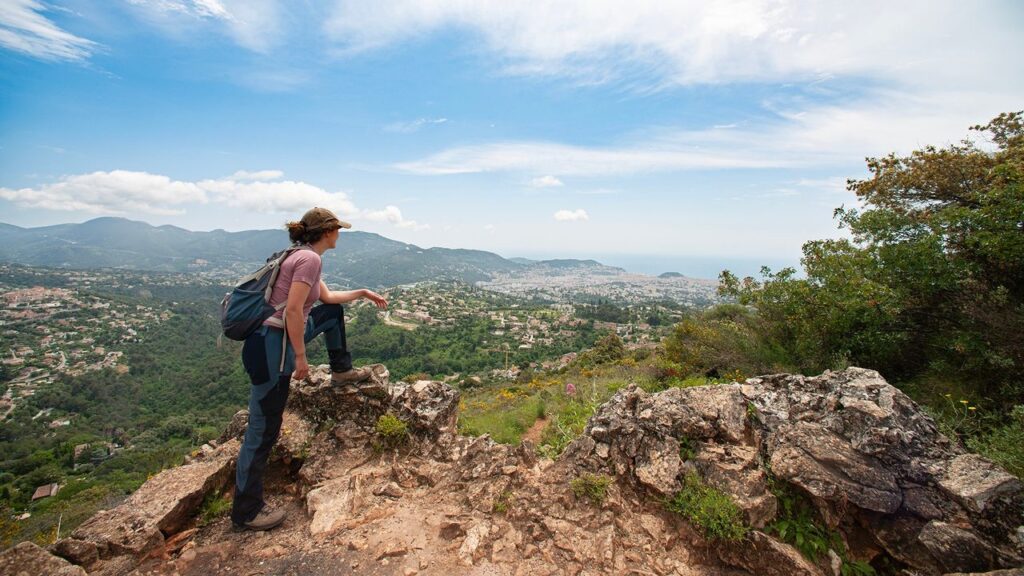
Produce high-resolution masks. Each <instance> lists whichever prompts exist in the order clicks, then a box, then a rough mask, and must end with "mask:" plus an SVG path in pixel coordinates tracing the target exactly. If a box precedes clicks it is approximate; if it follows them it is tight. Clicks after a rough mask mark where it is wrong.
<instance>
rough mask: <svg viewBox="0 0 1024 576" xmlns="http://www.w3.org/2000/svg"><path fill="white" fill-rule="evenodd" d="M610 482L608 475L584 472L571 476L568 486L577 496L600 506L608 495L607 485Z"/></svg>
mask: <svg viewBox="0 0 1024 576" xmlns="http://www.w3.org/2000/svg"><path fill="white" fill-rule="evenodd" d="M611 483H612V479H611V477H610V476H605V475H603V474H590V473H586V474H583V475H582V476H578V477H576V478H573V479H572V481H570V482H569V487H570V488H572V493H573V494H575V495H576V497H577V498H586V499H587V500H590V502H591V503H593V504H595V505H598V506H600V505H601V503H603V502H604V499H605V497H606V496H607V495H608V486H610V485H611Z"/></svg>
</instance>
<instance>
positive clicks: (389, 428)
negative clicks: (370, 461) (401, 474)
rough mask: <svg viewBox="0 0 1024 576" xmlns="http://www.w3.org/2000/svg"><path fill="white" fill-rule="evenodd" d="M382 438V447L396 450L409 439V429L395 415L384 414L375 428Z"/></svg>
mask: <svg viewBox="0 0 1024 576" xmlns="http://www.w3.org/2000/svg"><path fill="white" fill-rule="evenodd" d="M374 429H375V430H376V431H377V435H378V436H380V442H381V447H382V448H384V449H394V448H397V447H398V446H400V445H402V444H404V443H405V442H406V440H408V438H409V427H408V426H407V425H406V423H405V422H402V421H401V420H400V419H399V418H398V417H397V416H395V415H394V414H384V415H382V416H381V417H380V418H378V419H377V424H376V426H374Z"/></svg>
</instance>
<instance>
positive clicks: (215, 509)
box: [196, 491, 231, 526]
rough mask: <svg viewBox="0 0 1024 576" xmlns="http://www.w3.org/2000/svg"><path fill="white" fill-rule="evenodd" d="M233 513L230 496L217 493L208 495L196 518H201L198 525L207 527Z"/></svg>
mask: <svg viewBox="0 0 1024 576" xmlns="http://www.w3.org/2000/svg"><path fill="white" fill-rule="evenodd" d="M229 512H231V498H230V496H229V495H228V494H226V493H225V494H220V493H218V492H216V491H214V492H210V493H209V494H207V495H206V498H205V499H204V500H203V503H202V504H201V505H200V506H199V512H198V513H197V514H196V516H197V517H198V518H199V520H198V522H197V525H199V526H207V525H209V524H212V523H214V522H216V521H217V519H218V518H223V517H224V516H227V515H228V513H229Z"/></svg>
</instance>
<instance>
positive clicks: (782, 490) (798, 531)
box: [765, 480, 875, 576]
mask: <svg viewBox="0 0 1024 576" xmlns="http://www.w3.org/2000/svg"><path fill="white" fill-rule="evenodd" d="M769 486H770V487H771V491H772V493H773V494H775V497H776V499H777V500H778V502H779V511H778V515H777V517H776V519H775V521H773V522H772V523H771V524H769V525H768V526H767V528H766V529H765V530H766V531H767V532H769V533H773V534H775V535H776V536H778V537H779V540H782V541H783V542H786V543H787V544H790V545H792V546H793V547H795V548H796V549H797V550H799V551H800V554H802V555H803V556H804V558H807V559H808V560H810V561H812V562H817V561H818V560H819V559H821V558H823V557H824V556H825V555H826V554H828V551H829V549H831V550H834V551H835V552H836V554H838V555H839V557H840V558H841V559H842V561H843V564H842V568H841V574H842V576H873V575H874V574H875V569H874V568H873V567H872V566H871V565H870V564H868V563H867V562H864V561H861V560H850V559H849V556H848V554H849V551H848V550H847V549H846V544H845V543H844V542H843V539H842V537H841V536H840V535H839V533H838V532H836V531H835V530H829V529H828V528H825V527H824V526H822V525H821V524H820V523H819V522H818V521H817V518H816V513H815V511H814V507H813V506H812V505H811V504H810V502H809V501H808V500H807V499H806V498H804V497H801V496H799V495H798V494H797V493H795V492H794V491H793V490H791V489H789V488H787V487H784V486H782V485H780V483H778V482H777V481H775V480H770V481H769Z"/></svg>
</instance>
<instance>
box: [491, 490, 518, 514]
mask: <svg viewBox="0 0 1024 576" xmlns="http://www.w3.org/2000/svg"><path fill="white" fill-rule="evenodd" d="M514 502H515V495H514V494H513V493H512V491H511V490H503V491H502V492H501V494H498V497H497V498H495V499H494V504H493V505H492V506H491V511H492V512H494V513H495V514H508V509H509V508H510V507H511V506H512V504H513V503H514Z"/></svg>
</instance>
